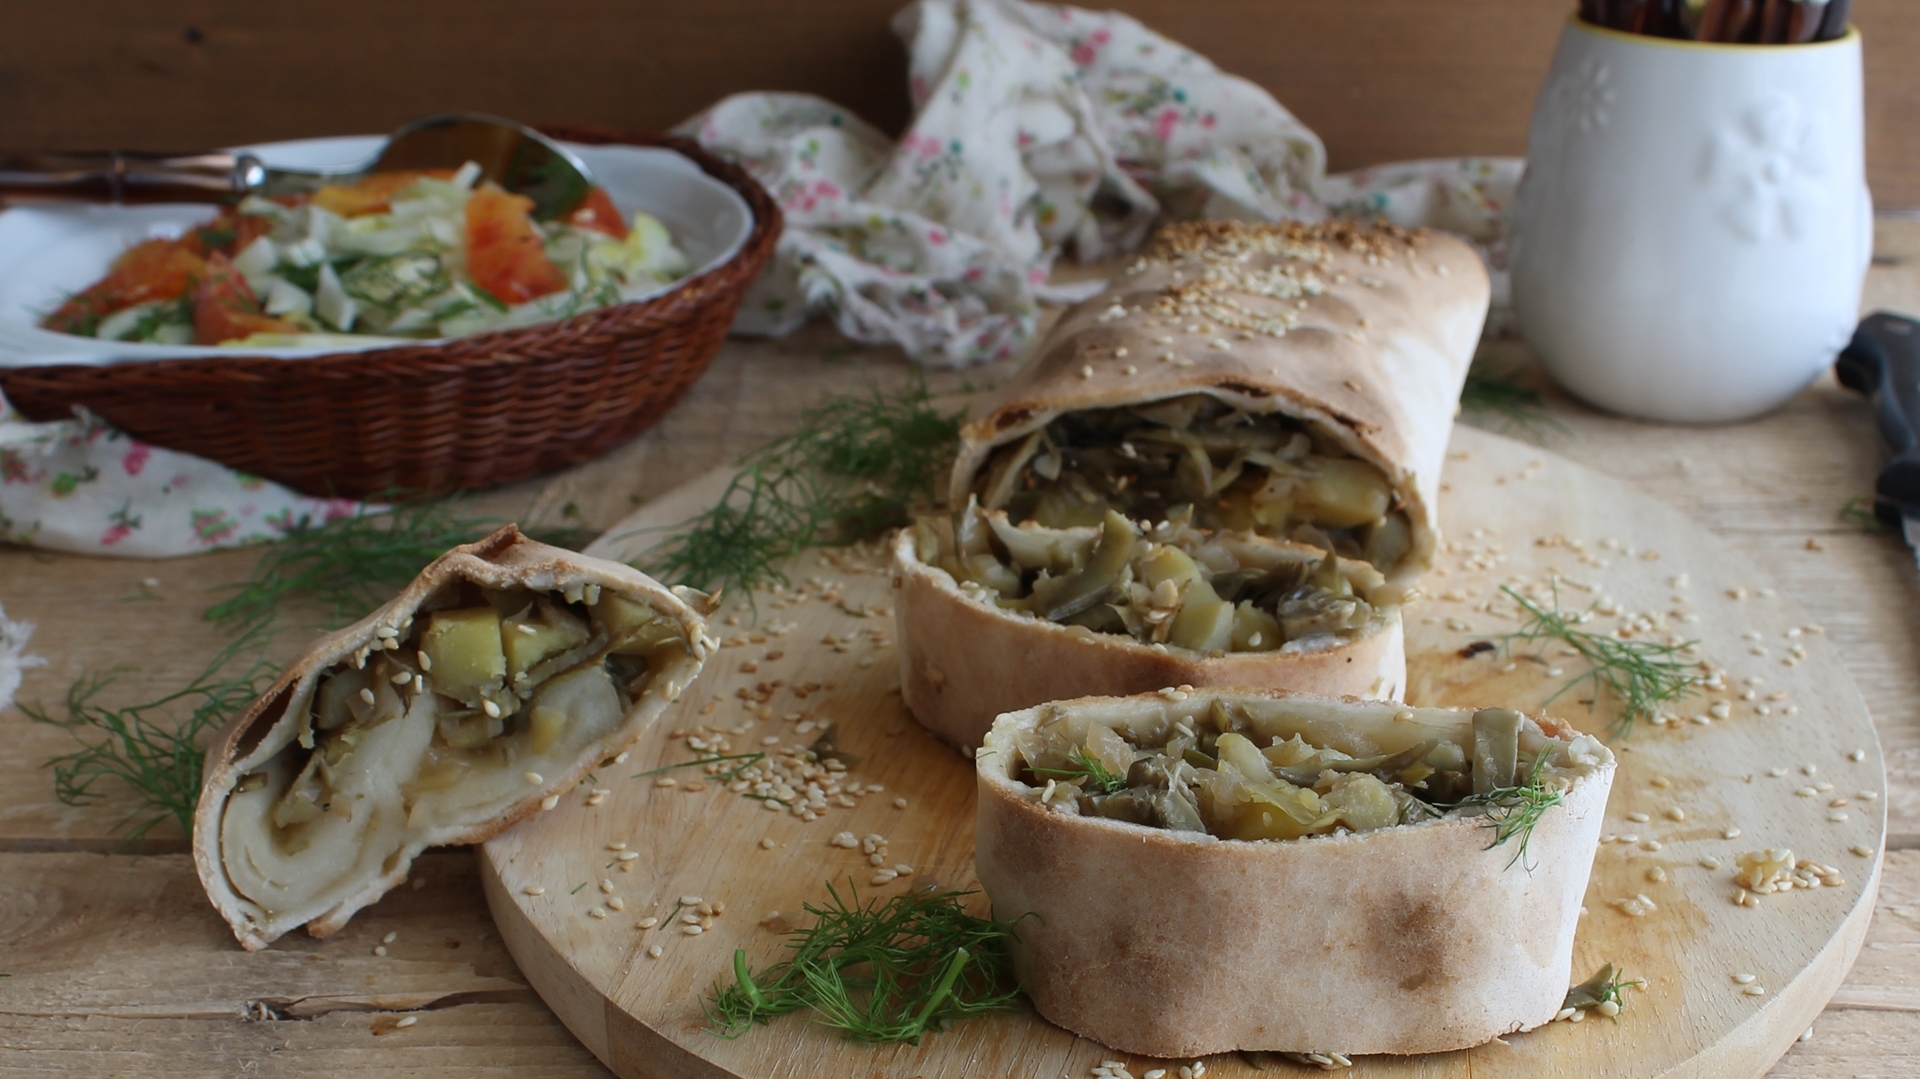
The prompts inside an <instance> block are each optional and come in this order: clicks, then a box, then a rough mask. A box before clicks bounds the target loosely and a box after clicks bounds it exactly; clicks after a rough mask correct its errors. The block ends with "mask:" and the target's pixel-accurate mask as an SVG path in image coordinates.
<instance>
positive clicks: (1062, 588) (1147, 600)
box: [915, 501, 1384, 656]
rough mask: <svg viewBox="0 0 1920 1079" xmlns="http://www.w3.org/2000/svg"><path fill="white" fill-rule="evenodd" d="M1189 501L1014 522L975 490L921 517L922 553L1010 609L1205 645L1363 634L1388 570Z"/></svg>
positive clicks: (1209, 648) (1321, 640)
mask: <svg viewBox="0 0 1920 1079" xmlns="http://www.w3.org/2000/svg"><path fill="white" fill-rule="evenodd" d="M1191 516H1192V515H1191V512H1190V511H1189V510H1188V509H1187V508H1186V507H1182V508H1181V509H1179V510H1177V511H1175V512H1174V513H1173V516H1172V518H1171V519H1170V520H1166V521H1161V522H1159V523H1158V524H1156V525H1152V526H1149V527H1148V528H1147V529H1146V530H1145V531H1144V533H1143V532H1142V530H1141V528H1140V527H1139V526H1137V525H1136V524H1135V523H1134V522H1132V521H1130V520H1128V519H1127V518H1126V517H1125V516H1122V515H1121V514H1120V513H1119V512H1117V511H1115V510H1113V509H1107V510H1104V511H1103V512H1102V513H1101V515H1100V517H1099V518H1098V523H1097V524H1095V525H1092V526H1087V525H1075V526H1071V527H1066V528H1052V527H1048V526H1046V525H1043V524H1040V523H1038V522H1036V521H1031V520H1029V521H1025V522H1023V523H1021V524H1017V525H1016V524H1014V523H1012V520H1011V518H1010V517H1009V515H1008V513H1007V512H1006V511H1005V510H991V511H988V510H983V509H982V508H981V507H980V505H979V503H978V502H977V501H970V502H969V504H968V505H967V507H966V509H965V510H963V511H962V512H960V513H958V514H956V515H955V516H954V517H953V518H945V517H930V518H923V519H921V520H920V521H919V522H918V524H917V525H916V526H915V529H916V531H915V545H916V553H917V554H918V556H919V558H920V561H921V562H922V563H924V564H926V565H929V566H937V567H939V568H940V569H943V570H945V571H946V572H947V573H948V574H950V575H951V576H952V577H953V579H954V581H955V582H956V583H958V584H959V586H960V587H961V589H962V590H963V591H966V592H968V593H970V594H972V595H973V596H974V597H975V598H976V599H979V600H982V601H984V602H990V603H993V604H994V605H996V606H998V607H1000V608H1001V609H1003V610H1009V611H1018V612H1021V613H1024V614H1027V615H1031V616H1032V617H1034V618H1039V619H1043V620H1045V621H1049V622H1057V623H1061V624H1063V625H1070V626H1080V627H1084V628H1085V629H1088V630H1091V631H1093V632H1096V633H1117V634H1126V635H1128V636H1131V637H1133V638H1134V639H1135V640H1138V641H1142V642H1145V643H1148V644H1162V645H1171V646H1174V647H1178V648H1186V649H1190V650H1192V651H1195V652H1200V653H1203V654H1207V655H1215V656H1217V655H1224V654H1226V653H1229V652H1272V651H1291V652H1301V651H1311V650H1315V649H1319V648H1327V647H1332V646H1334V645H1337V644H1340V643H1342V642H1344V641H1348V640H1351V639H1353V638H1354V637H1356V636H1359V635H1361V634H1363V633H1365V632H1366V631H1367V630H1368V628H1369V627H1370V626H1372V625H1374V624H1375V623H1376V622H1377V621H1378V620H1379V619H1380V618H1381V617H1383V611H1382V609H1381V608H1379V607H1376V606H1375V605H1374V604H1373V603H1370V602H1369V601H1368V598H1367V597H1368V595H1369V593H1370V592H1371V591H1372V590H1373V589H1376V588H1379V587H1380V586H1381V585H1382V584H1383V583H1384V579H1383V578H1382V576H1381V575H1380V573H1379V572H1378V571H1377V570H1375V569H1374V568H1373V567H1371V566H1369V565H1367V564H1366V563H1364V562H1352V561H1345V562H1343V561H1342V560H1341V559H1339V558H1338V557H1336V556H1335V555H1334V554H1332V553H1331V552H1328V553H1325V554H1322V553H1321V552H1318V551H1313V550H1306V549H1302V548H1298V547H1290V546H1287V545H1285V544H1280V543H1275V542H1273V541H1271V540H1267V539H1263V538H1261V537H1259V536H1254V535H1250V534H1247V533H1243V532H1208V531H1205V530H1202V529H1197V528H1194V527H1193V525H1192V521H1191Z"/></svg>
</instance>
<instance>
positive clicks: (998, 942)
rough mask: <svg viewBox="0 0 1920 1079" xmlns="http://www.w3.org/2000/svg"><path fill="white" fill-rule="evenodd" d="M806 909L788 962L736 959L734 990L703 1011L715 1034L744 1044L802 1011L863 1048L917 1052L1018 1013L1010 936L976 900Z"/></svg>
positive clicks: (949, 896)
mask: <svg viewBox="0 0 1920 1079" xmlns="http://www.w3.org/2000/svg"><path fill="white" fill-rule="evenodd" d="M827 894H828V896H829V897H830V899H829V900H828V902H827V903H826V904H824V905H822V906H814V905H812V904H808V905H807V907H806V912H807V913H808V914H809V915H811V916H813V918H814V923H813V925H811V926H809V927H807V928H805V929H798V930H795V931H794V932H793V934H792V936H791V939H790V940H789V941H788V944H787V947H788V949H789V950H790V951H791V952H792V954H791V956H790V957H789V958H787V959H786V960H784V961H782V962H779V963H775V964H774V965H772V966H770V967H768V968H766V969H765V970H762V971H760V972H759V973H758V974H755V973H752V972H751V971H749V970H748V969H747V958H746V952H745V951H736V952H734V953H733V984H732V985H723V984H720V983H717V982H716V983H715V985H714V988H713V992H712V994H711V995H710V996H709V997H708V998H707V999H705V1000H703V1001H702V1002H701V1008H702V1009H703V1010H704V1011H705V1013H706V1017H707V1026H708V1029H709V1030H710V1031H711V1032H712V1033H714V1034H716V1035H718V1036H720V1037H723V1038H737V1037H739V1036H740V1035H741V1034H744V1033H746V1031H747V1030H749V1029H751V1028H752V1027H753V1025H754V1024H756V1023H765V1022H768V1021H769V1020H771V1019H773V1018H774V1017H776V1016H781V1015H786V1014H788V1013H789V1012H796V1011H800V1010H802V1009H808V1010H811V1011H812V1012H813V1013H814V1021H815V1022H818V1023H820V1024H822V1025H824V1026H829V1027H833V1028H835V1029H838V1030H840V1031H842V1032H844V1033H845V1034H846V1036H847V1037H849V1038H852V1039H854V1040H856V1041H866V1042H910V1043H913V1044H916V1045H917V1044H919V1041H920V1039H921V1037H922V1036H923V1035H925V1034H927V1033H928V1032H930V1031H937V1030H941V1029H943V1028H944V1027H945V1026H946V1024H947V1023H949V1022H951V1021H953V1020H956V1019H962V1018H967V1017H969V1016H976V1015H984V1014H986V1013H989V1012H995V1011H1005V1010H1008V1009H1011V1008H1012V1007H1014V1000H1015V998H1016V996H1017V995H1018V990H1017V989H1016V988H1015V986H1014V979H1013V969H1012V960H1011V958H1010V957H1009V954H1008V951H1007V942H1008V941H1009V940H1010V939H1011V937H1012V930H1011V929H1009V928H1008V927H1006V926H1004V925H1000V924H998V923H996V922H993V921H990V920H988V919H985V918H977V917H974V916H973V915H971V914H968V913H967V912H966V907H965V900H966V899H967V897H968V896H970V895H972V894H973V893H971V892H926V893H922V894H919V895H896V896H894V897H892V898H891V899H888V900H887V901H886V902H884V903H883V902H880V901H879V900H877V899H870V900H867V901H866V902H864V903H862V902H861V901H860V899H859V896H858V894H857V893H856V892H854V890H853V888H852V886H851V885H849V886H848V896H847V898H842V897H841V895H840V893H839V892H838V891H836V890H834V888H833V886H832V885H828V886H827Z"/></svg>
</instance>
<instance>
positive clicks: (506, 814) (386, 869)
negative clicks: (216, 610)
mask: <svg viewBox="0 0 1920 1079" xmlns="http://www.w3.org/2000/svg"><path fill="white" fill-rule="evenodd" d="M705 603H706V599H705V597H704V596H701V595H699V594H698V593H693V592H686V591H684V590H669V589H667V588H665V587H662V586H661V585H660V584H658V583H656V582H655V581H654V580H653V579H651V578H649V577H647V576H645V575H644V574H641V573H639V572H638V571H636V570H633V569H631V568H629V567H627V566H623V565H620V564H619V563H615V562H606V561H603V560H600V559H597V558H587V557H584V556H582V555H577V554H574V553H573V552H571V551H566V550H562V549H560V548H557V547H549V546H547V545H545V544H542V543H536V542H534V541H532V540H529V539H527V538H526V537H524V536H522V535H520V534H519V532H518V531H517V530H516V529H514V528H513V527H512V526H511V525H509V526H507V527H505V528H502V529H500V530H499V531H498V532H495V533H494V534H493V535H491V536H488V537H487V538H486V539H483V540H481V541H479V542H477V543H472V544H468V545H465V546H462V547H456V548H454V549H453V550H452V551H449V552H448V553H447V554H445V555H443V556H442V557H440V558H439V559H437V560H435V561H434V563H433V564H432V565H430V566H428V567H427V568H426V569H424V570H422V571H421V573H420V575H419V577H417V578H416V579H415V580H414V582H413V583H412V584H411V585H408V586H407V588H406V589H405V590H404V591H402V592H401V593H400V594H399V595H398V596H396V597H394V599H393V600H392V601H391V602H389V603H388V604H386V605H385V606H384V607H382V608H380V609H379V610H377V611H375V612H374V613H373V614H370V615H368V616H367V617H366V618H364V619H362V620H361V621H360V622H358V623H356V624H354V625H352V626H349V627H347V628H346V629H343V630H340V631H338V632H336V633H332V634H329V635H327V636H326V637H323V638H321V639H320V640H319V641H317V642H315V643H314V644H313V646H312V647H311V648H309V649H308V650H307V652H306V653H305V654H304V655H303V656H301V657H300V659H298V660H297V661H295V662H294V663H293V664H291V665H290V666H288V668H287V670H286V672H285V673H284V674H282V675H281V676H280V678H279V679H278V680H277V681H275V682H274V684H273V686H272V687H271V688H270V689H268V691H267V692H266V693H265V694H264V695H262V696H261V698H260V699H259V700H258V701H256V702H255V703H254V704H253V706H252V707H250V708H249V709H248V710H247V711H246V712H245V713H244V714H242V715H241V716H239V717H238V718H236V719H235V720H234V721H233V722H232V723H230V724H229V725H228V726H227V727H226V729H225V730H223V731H222V732H221V734H220V736H219V737H218V738H217V739H216V740H215V742H214V744H213V746H212V748H211V749H209V750H208V752H207V769H206V781H205V785H204V787H203V788H202V791H201V795H200V804H199V807H198V809H197V812H196V814H195V817H194V861H195V863H196V864H197V866H198V868H199V871H200V879H201V882H202V883H203V884H204V885H205V886H206V889H207V895H208V897H209V898H211V899H212V900H213V904H214V906H215V907H217V908H218V909H219V911H220V913H221V915H222V916H223V917H225V918H226V919H227V922H228V923H229V924H230V925H232V926H233V932H234V935H235V936H236V937H238V938H239V940H240V943H241V944H242V945H244V946H245V947H247V948H248V949H250V950H251V949H258V948H263V947H265V946H266V945H267V944H269V943H271V942H272V941H273V940H274V939H275V938H277V937H279V936H280V935H281V934H283V933H285V932H287V931H288V930H290V929H293V928H296V927H299V926H305V927H306V928H307V931H308V932H309V933H311V934H313V935H314V936H317V937H324V936H326V935H328V934H330V933H332V932H334V931H336V930H338V929H339V928H340V927H341V926H343V925H345V924H346V923H347V920H348V919H349V918H351V917H352V916H353V914H354V912H356V911H358V910H359V909H360V908H362V907H365V906H367V905H368V904H370V903H372V902H374V901H375V900H377V899H379V898H380V896H381V895H383V894H385V893H386V891H387V890H388V889H390V888H392V887H394V886H395V885H397V884H399V883H400V882H401V881H403V880H405V879H406V877H407V868H408V866H409V865H410V864H411V863H412V861H413V859H414V857H415V856H417V855H418V854H419V853H420V852H421V851H422V850H424V849H426V848H427V847H431V846H438V845H441V844H448V843H474V842H478V841H480V840H483V839H486V838H487V837H489V836H491V835H494V834H495V833H497V832H500V831H501V830H503V829H505V828H506V827H507V826H509V825H511V824H513V823H514V822H515V821H518V820H520V819H521V818H523V817H525V816H527V815H528V814H530V813H533V812H536V811H537V810H539V809H541V808H543V807H544V808H552V807H553V805H555V804H556V803H557V801H558V800H559V797H560V796H561V795H562V794H563V793H565V792H566V791H567V790H569V789H570V788H571V787H572V786H573V785H574V784H575V783H577V782H579V780H580V779H581V777H582V776H584V775H585V774H586V773H587V771H588V770H589V769H591V768H593V767H594V766H596V765H597V764H599V763H600V762H601V761H602V760H605V759H606V758H608V757H611V756H613V755H615V754H617V753H619V752H620V751H621V750H622V749H623V748H625V747H626V746H628V745H630V744H631V743H632V742H634V741H635V740H636V739H637V738H638V737H639V736H640V734H641V732H642V731H643V729H644V728H645V727H646V725H647V724H648V722H650V721H651V720H652V719H653V718H654V717H655V716H657V715H659V713H660V711H661V710H662V709H664V708H665V707H666V706H667V704H668V703H669V702H671V701H673V700H674V699H675V698H677V697H678V696H679V695H680V692H681V691H682V690H683V689H685V688H686V686H687V684H688V683H690V682H692V681H693V678H694V676H695V675H696V674H698V673H699V671H700V667H701V665H702V663H704V662H705V660H706V657H707V655H708V654H709V652H710V650H711V648H712V647H713V643H712V640H711V638H710V637H709V636H708V635H707V632H706V624H705V622H704V621H703V619H702V615H703V614H704V613H705V612H704V610H701V609H697V608H703V607H704V606H705Z"/></svg>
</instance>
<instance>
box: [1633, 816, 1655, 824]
mask: <svg viewBox="0 0 1920 1079" xmlns="http://www.w3.org/2000/svg"><path fill="white" fill-rule="evenodd" d="M1627 819H1628V820H1630V821H1632V822H1634V823H1635V824H1645V823H1647V821H1649V820H1651V819H1653V818H1651V817H1649V816H1647V815H1646V814H1645V813H1629V814H1627Z"/></svg>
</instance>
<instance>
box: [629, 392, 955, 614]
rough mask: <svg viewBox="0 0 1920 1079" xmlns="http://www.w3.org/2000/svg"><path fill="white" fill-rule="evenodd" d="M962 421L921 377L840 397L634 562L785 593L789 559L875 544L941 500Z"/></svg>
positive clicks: (709, 585)
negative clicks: (939, 488)
mask: <svg viewBox="0 0 1920 1079" xmlns="http://www.w3.org/2000/svg"><path fill="white" fill-rule="evenodd" d="M960 416H961V413H960V412H957V411H956V412H951V413H948V412H942V411H941V410H940V409H939V408H937V407H935V405H934V402H933V397H932V395H931V394H930V393H929V392H928V391H927V387H926V383H925V381H924V380H922V379H919V378H916V379H915V380H914V381H913V382H911V383H909V384H908V386H907V387H906V389H904V390H902V391H900V392H898V393H887V392H885V391H883V390H881V389H880V388H879V387H877V386H870V387H868V389H867V392H865V393H863V394H853V395H849V396H845V397H836V398H832V399H830V400H828V401H826V402H825V403H823V404H821V405H819V406H818V407H816V408H813V409H810V410H809V411H807V412H806V413H805V414H804V415H803V416H802V417H801V420H800V428H799V430H797V431H795V432H794V433H793V434H790V435H788V436H786V437H785V438H780V439H776V440H774V441H773V442H770V443H768V444H766V445H765V446H762V447H760V448H759V449H757V450H754V451H752V452H751V453H748V454H747V455H746V456H745V457H743V458H741V459H740V470H739V472H738V473H736V474H735V475H734V477H733V479H732V481H731V482H729V483H728V484H727V489H726V491H725V492H724V493H723V494H722V495H721V496H720V500H719V502H718V503H716V504H715V505H714V507H713V508H712V509H710V510H707V511H706V512H705V513H702V514H701V515H699V516H698V517H695V518H694V519H693V520H691V521H689V522H687V523H686V524H685V525H683V526H681V528H680V529H678V530H677V534H676V535H674V536H673V537H671V538H669V539H667V540H665V541H664V542H662V543H659V544H657V545H655V546H654V547H653V548H651V549H650V550H648V551H647V552H645V553H644V554H642V555H641V556H640V558H639V559H638V560H637V561H636V562H635V564H636V565H637V566H639V568H641V569H642V570H645V571H646V572H648V573H651V574H653V575H654V576H655V577H659V578H660V579H662V580H666V581H672V582H673V583H675V584H684V585H689V586H692V587H694V588H698V589H702V590H704V591H707V592H713V591H716V590H719V589H722V588H725V589H738V590H740V591H743V592H747V591H750V590H751V589H753V588H755V587H757V586H760V585H765V584H775V583H780V584H784V583H785V582H786V576H785V575H784V574H783V573H782V572H781V570H780V564H781V563H782V562H783V561H785V560H786V559H788V558H791V557H793V556H794V555H796V554H799V553H800V552H801V551H803V550H805V549H807V548H809V547H819V546H835V545H844V544H849V543H857V542H859V541H861V540H864V539H869V538H871V537H873V536H875V535H878V534H879V533H880V532H882V531H884V530H886V529H888V528H893V527H895V526H898V525H902V524H905V523H906V522H907V514H908V510H909V508H910V507H911V506H912V505H913V504H914V503H916V502H921V501H929V500H931V499H933V497H934V495H935V484H936V482H937V480H938V477H939V476H940V474H941V473H942V471H943V470H944V468H945V466H946V465H948V464H949V463H951V461H952V460H953V454H954V452H955V450H956V447H957V446H958V444H959V437H960Z"/></svg>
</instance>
